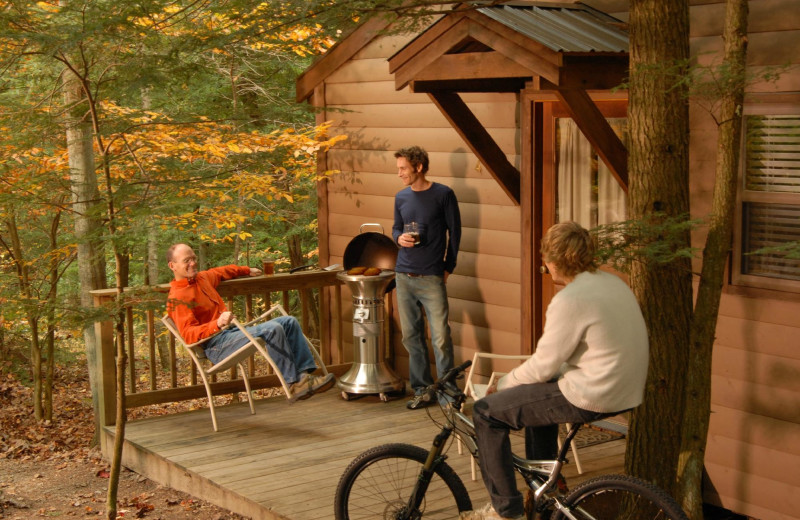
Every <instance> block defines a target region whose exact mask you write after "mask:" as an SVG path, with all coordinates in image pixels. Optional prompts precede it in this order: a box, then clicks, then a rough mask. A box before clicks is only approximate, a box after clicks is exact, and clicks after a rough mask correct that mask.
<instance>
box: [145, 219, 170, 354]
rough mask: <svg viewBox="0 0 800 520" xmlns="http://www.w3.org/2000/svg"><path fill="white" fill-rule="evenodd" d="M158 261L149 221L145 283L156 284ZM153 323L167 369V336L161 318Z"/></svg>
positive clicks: (153, 232)
mask: <svg viewBox="0 0 800 520" xmlns="http://www.w3.org/2000/svg"><path fill="white" fill-rule="evenodd" d="M158 261H159V258H158V229H157V228H156V226H155V224H153V223H150V224H149V225H148V227H147V265H146V266H145V272H144V275H145V276H144V277H145V282H144V283H145V285H157V284H158V266H159V263H158ZM154 325H155V329H156V348H157V349H158V359H159V363H160V364H161V369H162V370H168V369H169V345H168V343H167V337H166V336H165V335H163V334H161V332H162V331H163V330H164V325H163V324H162V323H161V320H156V321H155V323H154ZM150 362H151V363H155V360H154V359H151V360H150Z"/></svg>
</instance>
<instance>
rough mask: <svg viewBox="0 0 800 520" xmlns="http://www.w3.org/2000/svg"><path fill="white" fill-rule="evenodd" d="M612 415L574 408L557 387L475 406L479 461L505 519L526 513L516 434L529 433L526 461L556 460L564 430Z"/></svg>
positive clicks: (535, 387) (527, 388) (506, 394)
mask: <svg viewBox="0 0 800 520" xmlns="http://www.w3.org/2000/svg"><path fill="white" fill-rule="evenodd" d="M608 415H609V414H607V413H599V412H592V411H589V410H584V409H582V408H578V407H577V406H574V405H573V404H572V403H570V402H569V401H567V399H566V397H564V394H562V393H561V390H560V389H559V388H558V383H555V382H551V383H534V384H529V385H520V386H515V387H514V388H509V389H508V390H502V391H500V392H496V393H494V394H491V395H487V396H486V397H484V398H483V399H479V400H477V401H475V405H474V406H473V407H472V421H473V422H474V423H475V434H476V435H477V444H478V460H479V462H480V466H481V476H482V477H483V483H484V485H485V486H486V489H487V491H489V496H490V497H491V499H492V505H493V506H494V509H495V511H497V512H498V513H499V514H500V516H502V517H504V518H514V517H516V516H520V515H522V514H523V512H524V508H523V501H522V494H521V493H520V492H519V490H518V489H517V481H516V478H515V476H514V467H513V465H512V458H511V442H510V439H509V437H508V435H509V431H510V430H520V429H522V428H525V452H526V453H525V457H526V458H528V459H534V460H553V459H555V458H556V455H557V452H558V444H557V442H558V438H557V435H558V425H559V424H564V423H577V422H586V423H588V422H591V421H595V420H597V419H600V418H601V417H607V416H608Z"/></svg>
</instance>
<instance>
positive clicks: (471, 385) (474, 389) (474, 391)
mask: <svg viewBox="0 0 800 520" xmlns="http://www.w3.org/2000/svg"><path fill="white" fill-rule="evenodd" d="M530 357H531V356H530V355H510V354H490V353H488V352H476V353H475V356H473V358H472V365H471V366H470V367H469V373H468V374H467V381H466V385H465V388H464V393H465V394H466V395H467V396H471V397H472V398H473V399H475V400H478V399H481V398H482V397H485V396H486V390H488V389H489V387H490V386H492V385H493V384H494V383H495V382H496V381H497V380H498V379H499V378H500V377H501V376H503V375H505V373H504V372H492V374H491V376H489V381H488V382H487V383H486V384H482V383H476V382H475V381H473V379H472V375H473V373H474V372H475V367H476V366H477V365H478V360H479V359H480V358H487V359H518V360H525V359H528V358H530ZM566 426H567V430H569V429H570V428H571V427H572V425H571V424H567V425H566ZM561 444H562V443H561V436H559V437H558V447H559V449H560V448H561ZM570 448H572V456H573V457H574V458H575V468H576V469H577V470H578V474H582V473H583V468H582V467H581V461H580V459H579V458H578V448H577V447H575V443H574V442H573V443H572V446H570ZM461 452H462V448H461V440H460V439H459V440H458V453H459V454H461ZM470 469H471V471H472V480H477V471H476V467H475V457H473V456H472V455H470Z"/></svg>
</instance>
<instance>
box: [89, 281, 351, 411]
mask: <svg viewBox="0 0 800 520" xmlns="http://www.w3.org/2000/svg"><path fill="white" fill-rule="evenodd" d="M340 284H341V282H339V280H338V279H337V278H336V272H331V271H302V272H297V273H294V274H288V273H287V274H275V275H272V276H257V277H243V278H237V279H234V280H228V281H225V282H222V283H221V284H220V285H219V287H218V288H217V290H218V291H219V293H220V295H221V296H222V297H223V298H224V299H225V300H226V305H227V306H228V307H229V309H231V310H232V311H233V312H234V314H235V315H236V316H239V317H242V318H244V319H251V318H252V317H254V316H258V315H259V314H260V313H261V312H263V311H264V310H266V309H267V308H269V305H270V304H274V303H282V304H283V306H284V308H286V310H287V311H289V312H290V313H291V314H293V315H295V316H297V317H298V319H299V320H300V323H301V325H302V327H303V330H304V331H305V332H306V334H307V335H308V336H309V337H310V338H311V339H312V341H313V342H314V343H315V344H316V345H317V347H318V349H319V351H320V355H321V356H322V359H323V361H324V362H325V364H326V365H327V366H328V370H330V371H332V372H334V373H337V374H341V373H343V372H344V371H345V369H346V368H347V365H345V364H344V354H343V352H342V346H343V341H342V330H341V325H340V324H341V323H342V315H341V313H342V309H341V304H340V302H341V285H340ZM168 291H169V285H166V284H165V285H161V286H157V287H153V288H150V290H146V291H143V290H141V289H139V290H134V289H129V290H126V293H138V294H141V295H143V296H142V297H141V298H138V299H137V298H132V300H133V301H141V302H142V308H138V309H137V308H135V307H134V306H133V305H128V306H126V307H125V308H124V315H125V320H124V321H125V334H124V337H125V346H126V349H127V353H128V363H127V373H126V383H127V384H126V394H127V395H126V408H128V409H130V408H136V407H141V406H147V405H152V404H159V403H167V402H175V401H183V400H188V399H196V398H203V397H205V395H206V394H205V390H204V388H203V385H202V384H200V385H198V384H197V372H196V368H195V367H194V366H193V365H191V363H188V364H187V363H182V364H181V366H179V363H178V359H179V355H181V354H182V353H180V350H178V351H177V352H176V346H175V341H174V338H172V337H171V336H170V337H169V343H168V347H167V348H168V354H167V357H168V362H167V365H168V366H167V367H166V370H165V369H164V368H162V367H161V366H160V363H159V359H158V348H159V344H158V343H159V340H161V341H163V337H164V336H169V334H168V333H167V332H166V331H165V330H161V329H162V327H159V326H157V325H160V321H159V320H160V318H161V316H162V315H163V314H164V312H165V306H166V299H167V292H168ZM292 293H295V294H296V295H297V298H294V300H295V301H297V302H299V305H295V307H297V309H296V310H290V301H291V300H292V297H291V296H292ZM92 295H93V296H94V303H95V307H105V306H108V305H110V304H111V303H112V302H113V301H114V300H115V298H116V291H115V290H114V289H106V290H99V291H92ZM145 301H147V302H149V304H145V303H144V302H145ZM159 301H160V302H163V304H159ZM315 310H316V312H315ZM315 317H318V320H316V321H315ZM312 330H314V331H316V332H315V333H311V334H310V333H309V331H312ZM95 334H96V336H97V353H96V366H97V371H96V373H97V374H98V381H96V387H97V390H98V394H99V402H100V410H99V415H100V424H102V425H104V426H110V425H113V424H114V417H115V408H116V393H115V388H116V382H115V381H116V378H115V372H116V368H115V362H114V360H115V353H116V341H115V330H114V324H113V322H112V321H110V320H109V321H101V322H97V323H96V324H95ZM314 336H316V337H314ZM143 350H144V351H146V352H147V356H146V359H147V361H145V360H144V357H145V356H137V352H142V351H143ZM255 363H256V360H254V359H251V360H250V364H249V372H250V375H249V377H250V384H251V386H252V388H253V389H254V390H255V389H261V388H269V387H277V386H280V383H279V381H278V378H277V377H276V376H275V375H273V374H271V373H270V371H269V370H268V369H267V370H266V372H267V373H266V375H258V376H255V372H256V369H255ZM180 370H189V371H190V373H189V374H188V384H182V383H181V381H182V380H186V379H187V374H185V373H180ZM260 372H264V370H261V371H260ZM181 376H183V377H181ZM251 376H255V377H251ZM211 386H212V392H213V393H214V395H220V394H229V393H235V392H241V391H244V383H243V381H242V380H241V379H240V378H238V376H237V374H236V371H235V368H234V369H233V370H232V371H231V373H230V377H229V378H228V379H227V380H225V381H216V380H215V381H214V382H213V383H212V384H211Z"/></svg>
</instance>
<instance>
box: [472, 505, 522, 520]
mask: <svg viewBox="0 0 800 520" xmlns="http://www.w3.org/2000/svg"><path fill="white" fill-rule="evenodd" d="M458 519H459V520H526V517H525V515H524V514H522V515H520V516H508V517H506V516H500V515H499V514H498V512H497V511H495V510H494V507H492V503H491V502H489V503H488V504H486V505H485V506H483V507H482V508H480V509H475V510H474V511H466V512H464V513H461V514H459V515H458Z"/></svg>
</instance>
